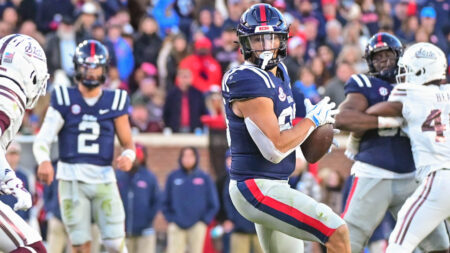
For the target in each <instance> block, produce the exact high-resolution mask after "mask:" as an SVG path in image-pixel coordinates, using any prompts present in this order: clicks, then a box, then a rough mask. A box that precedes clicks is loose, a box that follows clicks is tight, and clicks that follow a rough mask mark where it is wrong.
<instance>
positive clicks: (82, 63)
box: [73, 40, 109, 88]
mask: <svg viewBox="0 0 450 253" xmlns="http://www.w3.org/2000/svg"><path fill="white" fill-rule="evenodd" d="M108 63H109V53H108V49H106V47H105V46H104V45H103V44H102V43H100V42H99V41H96V40H85V41H83V42H81V43H80V44H78V46H77V48H76V50H75V54H74V56H73V64H74V67H75V80H76V81H78V82H81V83H82V84H83V85H84V86H86V87H88V88H94V87H97V86H99V85H100V84H102V83H104V82H105V80H106V75H107V72H108ZM99 66H100V67H102V68H103V73H102V75H101V76H100V77H99V78H97V79H92V78H88V77H87V75H86V73H87V71H86V70H87V69H88V68H97V67H99Z"/></svg>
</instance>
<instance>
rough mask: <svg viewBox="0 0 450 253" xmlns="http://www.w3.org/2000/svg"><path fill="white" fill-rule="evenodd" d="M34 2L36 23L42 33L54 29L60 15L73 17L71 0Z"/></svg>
mask: <svg viewBox="0 0 450 253" xmlns="http://www.w3.org/2000/svg"><path fill="white" fill-rule="evenodd" d="M36 3H37V7H38V9H37V13H36V24H37V26H38V29H39V30H40V31H41V32H43V33H44V34H46V33H48V32H50V31H55V30H56V28H57V27H58V23H59V22H60V21H61V18H62V17H71V18H73V16H72V15H73V13H74V10H75V8H74V6H73V5H72V3H71V0H41V1H36Z"/></svg>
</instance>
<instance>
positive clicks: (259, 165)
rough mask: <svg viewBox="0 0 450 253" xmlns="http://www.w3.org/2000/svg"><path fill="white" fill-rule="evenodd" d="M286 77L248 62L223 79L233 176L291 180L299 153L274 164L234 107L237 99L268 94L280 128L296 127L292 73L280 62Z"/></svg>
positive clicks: (237, 177) (231, 172) (280, 67)
mask: <svg viewBox="0 0 450 253" xmlns="http://www.w3.org/2000/svg"><path fill="white" fill-rule="evenodd" d="M278 69H279V71H281V72H282V75H283V78H284V80H283V79H281V78H279V77H276V76H274V75H273V74H272V73H271V72H266V71H264V70H261V69H260V68H257V67H255V66H252V65H249V64H244V65H241V66H239V67H236V68H233V69H231V70H229V71H228V72H227V73H226V74H225V75H224V77H223V80H222V90H223V91H222V94H223V97H224V102H225V111H226V116H227V124H228V129H227V130H228V133H227V134H228V141H229V144H230V147H231V154H232V162H231V170H230V176H231V179H234V180H237V181H242V180H246V179H249V178H269V179H287V178H288V176H289V175H290V174H291V173H292V171H293V170H294V167H295V152H294V153H292V154H290V155H289V156H287V157H286V158H284V159H283V160H282V161H281V162H280V163H278V164H274V163H272V162H270V161H268V160H266V159H265V158H264V157H263V156H262V154H261V152H260V151H259V149H258V147H257V146H256V144H255V143H254V142H253V139H252V137H251V136H250V134H249V132H248V130H247V127H246V126H245V123H244V119H243V118H240V117H238V116H236V115H235V114H234V113H233V110H232V109H231V103H232V102H233V101H235V100H241V99H248V98H256V97H268V98H270V99H272V101H273V104H274V112H275V115H276V116H277V118H278V123H279V126H280V130H281V131H283V130H286V129H289V128H291V127H292V120H293V119H294V118H295V102H294V99H293V97H292V92H291V87H290V82H289V76H288V74H287V71H286V67H285V66H284V65H283V64H279V65H278Z"/></svg>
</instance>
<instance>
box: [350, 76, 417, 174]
mask: <svg viewBox="0 0 450 253" xmlns="http://www.w3.org/2000/svg"><path fill="white" fill-rule="evenodd" d="M393 87H394V86H393V85H392V84H390V83H389V82H386V81H384V80H382V79H380V78H376V77H373V76H366V75H364V74H358V75H356V74H355V75H352V76H351V78H350V79H349V80H348V82H347V84H346V85H345V88H344V89H345V94H346V95H347V94H349V93H360V94H362V95H363V96H364V97H366V99H367V102H368V107H370V106H372V105H374V104H376V103H379V102H383V101H387V100H388V98H389V94H390V93H391V91H392V89H393ZM355 160H356V161H361V162H364V163H367V164H370V165H373V166H376V167H378V168H381V169H384V170H388V171H389V172H387V173H382V171H370V172H369V171H366V172H359V174H360V175H372V176H375V177H377V175H380V176H379V177H382V178H384V177H385V176H381V175H382V174H383V175H386V176H387V175H392V176H393V177H394V178H395V177H398V176H394V174H391V172H393V173H395V174H397V175H398V174H405V175H406V173H408V174H411V173H412V172H414V171H415V165H414V160H413V157H412V153H411V144H410V141H409V139H408V137H406V135H405V134H404V133H402V132H401V130H400V128H387V129H373V130H369V131H367V132H366V133H365V134H364V135H363V137H362V139H361V142H360V146H359V152H358V154H357V155H356V156H355ZM372 176H371V177H372ZM411 176H412V175H411ZM388 177H390V176H388Z"/></svg>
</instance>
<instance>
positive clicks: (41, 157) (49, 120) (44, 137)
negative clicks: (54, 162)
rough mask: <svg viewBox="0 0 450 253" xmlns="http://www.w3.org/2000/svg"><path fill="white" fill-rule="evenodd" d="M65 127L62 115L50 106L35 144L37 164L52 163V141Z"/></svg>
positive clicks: (34, 150)
mask: <svg viewBox="0 0 450 253" xmlns="http://www.w3.org/2000/svg"><path fill="white" fill-rule="evenodd" d="M63 125H64V119H63V117H62V116H61V114H60V113H59V112H58V111H57V110H55V109H54V108H53V107H52V106H50V107H49V108H48V110H47V113H46V114H45V118H44V123H43V124H42V127H41V130H40V131H39V133H38V134H37V136H36V139H35V140H34V143H33V154H34V158H35V159H36V162H37V164H41V163H42V162H44V161H50V147H51V143H52V141H53V140H54V139H55V137H56V135H57V134H58V133H59V131H60V130H61V128H62V126H63Z"/></svg>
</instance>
